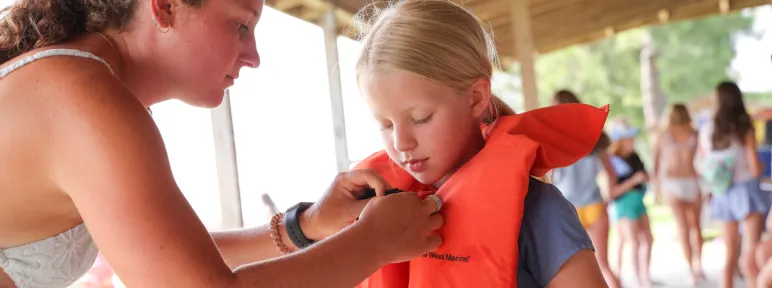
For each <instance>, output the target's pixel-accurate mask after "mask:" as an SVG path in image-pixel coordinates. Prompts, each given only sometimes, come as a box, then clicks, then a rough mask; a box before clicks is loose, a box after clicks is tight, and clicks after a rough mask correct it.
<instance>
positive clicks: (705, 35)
mask: <svg viewBox="0 0 772 288" xmlns="http://www.w3.org/2000/svg"><path fill="white" fill-rule="evenodd" d="M752 23H753V13H744V14H743V13H739V12H738V13H731V14H727V15H719V16H712V17H706V18H700V19H696V20H689V21H681V22H676V23H672V24H667V25H661V26H651V27H644V28H638V29H633V30H630V31H626V32H623V33H619V34H617V35H615V36H613V37H609V38H605V39H602V40H599V41H596V42H593V43H588V44H584V45H576V46H572V47H568V48H566V49H563V50H560V51H556V52H553V53H549V54H546V55H540V56H539V57H538V58H537V61H536V73H537V82H538V83H537V85H538V87H539V100H540V104H541V105H542V106H544V105H549V104H551V101H552V100H551V97H552V95H553V94H554V93H555V92H556V91H557V90H559V89H569V90H572V91H574V92H575V93H577V95H578V96H579V97H580V98H581V100H582V101H583V102H585V103H588V104H592V105H596V106H599V105H605V104H610V105H611V112H612V117H614V116H625V117H626V118H628V119H629V120H630V121H631V122H632V123H634V124H636V125H642V124H643V112H642V101H641V80H640V79H641V69H640V67H641V66H640V61H641V57H640V51H641V47H642V39H643V37H644V36H645V34H647V33H648V34H649V35H651V39H652V42H653V44H654V47H655V49H656V53H657V63H656V65H657V69H658V71H659V76H660V81H659V84H660V85H661V88H662V91H663V93H664V96H665V98H666V99H667V101H668V102H669V103H672V102H675V101H689V100H691V99H694V98H697V97H700V96H702V95H704V94H706V93H709V92H710V91H712V89H713V87H714V86H715V85H716V84H717V83H718V82H719V81H721V80H725V79H734V78H736V77H734V76H736V75H733V73H731V71H730V69H729V67H730V65H731V62H732V59H734V56H735V53H736V52H735V51H734V45H733V44H734V42H733V38H734V37H735V36H736V35H738V34H739V33H749V32H750V30H751V26H752ZM512 66H513V69H510V70H509V71H507V72H508V73H507V74H508V75H507V76H506V77H502V76H501V75H499V76H497V77H495V78H494V91H496V93H498V94H503V95H502V96H503V98H505V99H506V100H508V102H510V103H513V102H514V103H515V105H514V106H515V107H522V104H521V103H522V100H520V99H518V100H516V101H515V99H512V97H511V96H509V97H508V95H513V94H516V93H519V88H520V87H519V83H518V84H512V83H511V82H512V81H519V69H518V67H517V66H518V65H512Z"/></svg>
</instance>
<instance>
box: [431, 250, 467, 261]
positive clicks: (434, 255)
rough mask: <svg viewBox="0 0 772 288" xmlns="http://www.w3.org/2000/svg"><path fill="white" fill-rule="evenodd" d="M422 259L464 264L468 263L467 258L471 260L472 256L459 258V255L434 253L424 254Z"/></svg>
mask: <svg viewBox="0 0 772 288" xmlns="http://www.w3.org/2000/svg"><path fill="white" fill-rule="evenodd" d="M423 257H424V258H429V259H435V260H442V261H450V262H464V263H469V258H472V256H459V255H453V254H450V253H445V254H439V253H434V252H429V253H426V254H424V255H423Z"/></svg>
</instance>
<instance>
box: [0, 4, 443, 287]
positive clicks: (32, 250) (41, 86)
mask: <svg viewBox="0 0 772 288" xmlns="http://www.w3.org/2000/svg"><path fill="white" fill-rule="evenodd" d="M263 2H264V1H262V0H232V1H209V0H183V1H176V0H154V1H138V0H126V1H109V0H91V1H85V0H18V1H16V3H15V4H14V5H12V6H11V7H10V8H9V9H8V10H5V11H3V12H0V14H2V18H0V123H2V125H0V155H2V159H3V160H2V161H0V268H2V269H0V287H14V286H17V287H20V288H37V287H67V286H69V285H70V284H71V283H73V282H74V281H76V280H77V279H78V278H80V277H81V276H82V275H83V274H84V273H86V271H88V269H89V268H90V267H91V266H92V264H93V263H94V260H95V259H96V257H97V247H99V251H101V252H102V254H103V255H104V257H105V259H106V260H107V261H108V262H109V263H110V266H112V268H113V269H115V271H116V272H117V274H118V276H120V278H121V280H122V281H123V282H124V283H125V284H126V285H127V286H128V287H191V288H196V287H308V286H314V287H346V286H348V287H351V286H353V285H355V284H356V283H358V282H360V281H362V280H363V279H365V278H366V277H367V275H370V274H371V273H373V272H374V271H376V269H378V268H379V267H381V266H382V265H384V264H386V263H390V262H393V261H404V260H407V259H410V258H413V257H416V256H419V255H421V254H423V253H424V252H427V251H431V250H433V249H435V248H436V247H437V246H439V244H440V239H439V238H438V236H436V235H434V236H430V235H429V233H430V232H431V231H433V230H435V229H437V227H438V226H439V225H441V223H442V218H441V216H440V215H439V214H436V215H434V216H430V213H433V212H435V210H436V208H437V205H436V203H435V202H433V201H424V202H421V201H420V199H419V198H418V197H416V196H415V195H410V194H405V195H394V196H396V197H392V196H389V197H378V198H376V199H373V201H370V204H369V205H368V206H367V208H366V209H364V208H365V204H366V203H367V201H357V200H355V196H356V195H357V194H358V193H361V191H362V189H363V188H364V187H365V186H370V187H372V188H375V189H376V190H377V192H378V194H380V195H383V193H384V191H385V190H386V188H387V187H386V183H384V181H383V179H382V178H380V177H379V176H377V175H376V174H374V173H373V172H372V171H355V172H351V173H343V174H341V175H340V176H339V177H337V178H336V180H335V181H334V183H333V185H332V186H330V189H329V190H328V191H327V192H326V193H325V195H324V196H323V197H322V199H321V200H320V201H319V202H317V203H316V204H314V205H311V206H310V207H308V205H306V204H303V207H304V208H307V210H305V211H302V212H301V210H300V209H299V208H298V209H296V210H292V211H296V212H297V213H291V214H290V215H292V216H297V217H292V219H290V218H289V217H288V218H287V219H286V221H282V214H277V215H276V217H274V220H273V221H272V224H273V225H270V226H269V225H265V226H263V227H258V228H253V229H245V230H237V231H229V232H225V233H212V234H209V233H207V231H206V229H205V227H204V225H203V224H202V223H201V221H200V220H199V219H198V217H196V215H195V213H194V211H193V209H192V208H191V207H190V204H188V202H187V201H186V200H185V198H184V197H183V195H182V193H180V191H179V188H178V187H177V184H176V183H175V182H174V178H173V177H172V172H171V169H170V167H169V160H168V157H167V155H166V151H165V148H164V145H163V142H162V139H161V135H160V134H159V132H158V128H157V127H156V125H155V123H153V119H152V118H151V117H150V115H149V114H148V112H147V107H149V106H150V105H152V104H154V103H158V102H161V101H164V100H168V99H171V98H177V99H180V100H182V101H185V102H187V103H189V104H192V105H197V106H202V107H214V106H217V105H219V104H220V102H221V101H222V99H223V91H224V89H226V88H228V87H229V86H230V85H232V84H233V81H234V79H235V78H237V77H238V74H239V70H241V68H243V67H250V68H255V67H257V66H258V65H259V64H260V58H259V56H258V54H257V50H256V49H255V36H254V27H255V25H256V24H257V21H258V20H259V19H260V13H261V11H262V10H263ZM297 177H298V179H299V180H300V181H302V179H303V175H297ZM298 207H299V206H298ZM363 209H364V212H363ZM360 214H361V218H360V221H358V222H357V223H356V224H354V225H352V226H351V227H350V228H348V229H346V231H345V232H343V233H341V234H340V235H337V236H335V237H332V238H330V239H329V241H322V242H320V243H318V244H317V245H315V246H314V247H313V248H311V249H307V250H304V251H302V252H300V253H297V254H295V255H291V256H288V257H283V258H279V259H276V260H273V261H266V262H260V263H257V262H258V261H261V260H264V259H270V258H275V257H278V256H280V255H281V253H280V251H279V249H277V247H276V246H277V245H275V243H276V244H279V245H278V246H279V247H281V250H282V252H285V253H286V252H287V251H291V250H295V246H294V244H293V243H295V241H291V239H302V238H299V236H298V235H299V233H295V234H293V235H294V236H295V237H293V238H290V237H289V236H288V234H287V229H285V223H287V224H290V225H292V226H291V227H293V229H292V230H293V231H296V232H297V231H299V230H302V232H304V233H305V234H306V236H307V238H310V240H321V239H323V238H326V237H327V236H330V235H332V234H334V233H335V232H337V231H338V230H340V229H341V228H344V227H346V226H348V225H349V224H350V223H351V222H352V221H354V219H356V218H357V217H359V216H360ZM293 219H294V220H293ZM304 238H305V237H304ZM310 240H309V241H310ZM298 243H302V244H307V242H298ZM331 255H334V256H333V257H331Z"/></svg>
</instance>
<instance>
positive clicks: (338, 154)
mask: <svg viewBox="0 0 772 288" xmlns="http://www.w3.org/2000/svg"><path fill="white" fill-rule="evenodd" d="M331 8H333V9H330V10H329V11H328V12H327V13H326V14H325V16H324V17H323V20H324V22H323V23H321V24H322V28H323V29H324V51H325V52H326V55H327V79H328V81H329V87H330V107H331V109H332V126H333V133H334V137H335V163H336V167H337V169H338V172H345V171H348V170H349V163H351V161H350V160H349V157H348V143H347V141H348V140H347V138H346V118H345V114H344V113H343V89H342V88H341V83H340V66H339V65H338V63H339V62H338V29H337V25H336V23H337V21H336V18H337V17H336V16H335V9H334V7H331Z"/></svg>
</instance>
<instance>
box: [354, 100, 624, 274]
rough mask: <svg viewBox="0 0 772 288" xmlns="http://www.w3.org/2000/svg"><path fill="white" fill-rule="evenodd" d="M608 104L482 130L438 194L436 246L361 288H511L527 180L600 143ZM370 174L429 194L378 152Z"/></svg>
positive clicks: (369, 163) (537, 113)
mask: <svg viewBox="0 0 772 288" xmlns="http://www.w3.org/2000/svg"><path fill="white" fill-rule="evenodd" d="M608 111H609V110H608V105H606V106H604V107H603V108H600V109H598V108H596V107H593V106H589V105H585V104H563V105H556V106H551V107H547V108H541V109H536V110H532V111H528V112H525V113H522V114H517V115H511V116H503V117H500V118H499V119H498V120H497V121H496V122H495V125H489V126H488V127H483V133H485V134H487V141H486V144H485V146H484V147H483V149H482V150H481V151H480V152H479V153H478V154H477V155H475V156H474V157H473V158H472V159H471V160H469V162H467V163H466V164H464V165H463V166H462V167H461V168H460V169H458V171H456V172H455V173H454V174H453V175H452V176H451V177H450V179H448V181H447V182H445V184H444V185H442V187H441V188H440V189H439V190H438V191H437V192H436V194H437V195H438V196H440V198H442V199H443V205H442V211H441V212H440V213H442V214H443V216H444V217H445V225H444V226H443V227H442V228H441V229H439V230H438V231H437V233H439V234H440V235H441V236H442V238H443V244H442V246H441V247H440V248H439V249H437V250H436V251H434V252H430V253H427V254H424V255H423V257H419V258H416V259H414V260H411V261H409V262H405V263H397V264H389V265H386V266H384V267H382V268H381V269H380V270H378V271H376V272H375V273H374V274H373V275H371V276H370V277H369V278H368V279H366V280H365V281H364V282H362V283H361V284H360V285H359V286H357V287H359V288H408V287H410V288H425V287H440V288H443V287H465V288H466V287H517V260H518V251H519V250H518V247H517V243H518V237H519V234H520V225H521V221H522V218H523V209H524V207H523V205H524V204H523V203H524V201H525V195H526V193H527V192H528V182H529V177H530V176H531V175H533V176H538V177H540V176H543V175H544V174H545V173H547V172H548V171H549V170H551V169H554V168H559V167H565V166H568V165H571V164H572V163H574V162H576V161H578V160H579V159H581V158H582V157H584V156H586V155H588V154H589V153H590V152H591V151H592V149H593V147H594V146H595V144H596V142H597V141H598V138H600V134H601V131H602V130H603V125H604V124H605V121H606V118H607V116H608ZM359 168H369V169H373V170H375V171H376V172H378V173H379V174H380V175H381V176H383V177H384V178H385V179H386V181H387V182H389V184H390V185H391V186H392V187H394V188H399V189H401V190H403V191H413V192H429V193H430V192H433V187H432V186H431V185H425V184H421V183H419V182H418V181H417V180H415V179H414V178H413V177H412V176H411V175H410V174H409V173H408V172H407V171H405V170H404V169H402V168H401V167H399V166H398V165H397V164H395V163H394V162H392V161H391V160H390V159H389V156H388V155H387V154H386V153H385V152H384V151H381V152H378V153H375V154H373V155H372V156H370V157H368V158H367V159H365V160H363V161H362V162H360V163H359V164H358V165H357V166H356V168H355V169H359ZM422 194H423V193H422Z"/></svg>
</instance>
